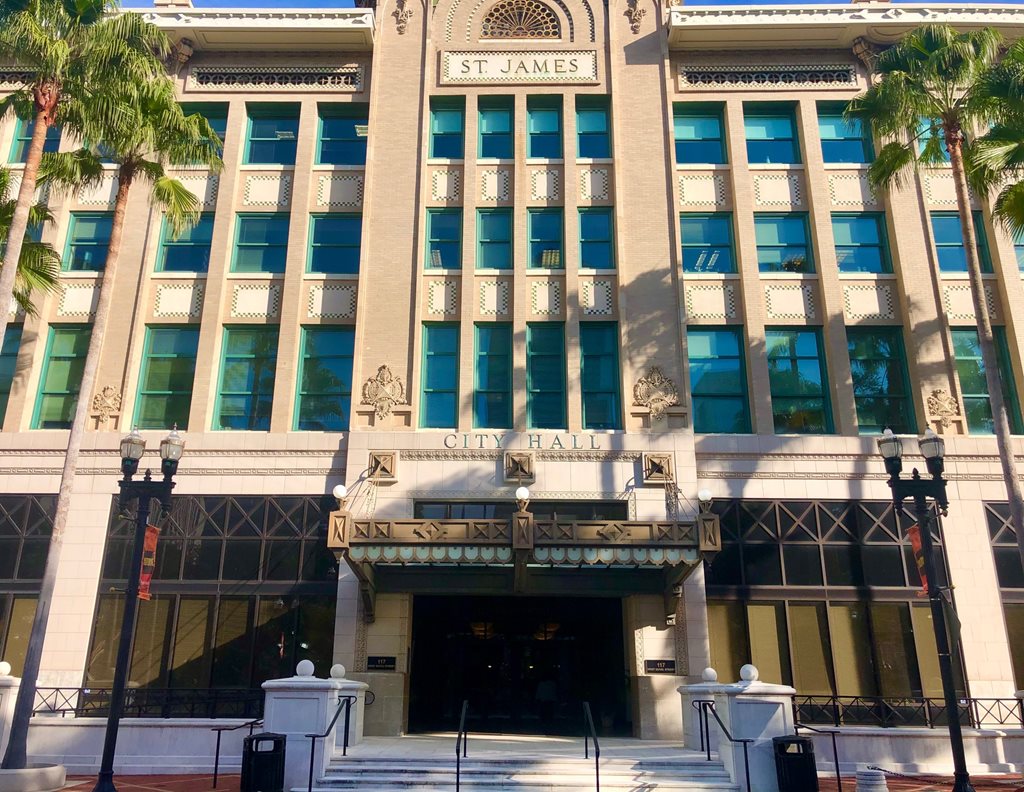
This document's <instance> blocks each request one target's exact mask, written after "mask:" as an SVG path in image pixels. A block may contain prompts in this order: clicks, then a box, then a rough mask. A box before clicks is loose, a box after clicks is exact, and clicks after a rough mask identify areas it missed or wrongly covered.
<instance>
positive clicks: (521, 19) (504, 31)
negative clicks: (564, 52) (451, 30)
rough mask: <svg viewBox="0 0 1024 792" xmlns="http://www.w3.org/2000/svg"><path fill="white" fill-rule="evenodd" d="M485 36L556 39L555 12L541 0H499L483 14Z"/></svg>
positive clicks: (558, 31)
mask: <svg viewBox="0 0 1024 792" xmlns="http://www.w3.org/2000/svg"><path fill="white" fill-rule="evenodd" d="M482 32H483V38H485V39H557V38H561V28H560V26H559V24H558V17H557V16H556V15H555V12H554V11H552V10H551V9H550V8H548V7H547V6H546V5H544V4H543V3H541V2H540V0H500V2H498V3H496V4H495V5H494V6H493V7H492V8H491V10H490V11H488V12H487V16H485V17H484V23H483V31H482Z"/></svg>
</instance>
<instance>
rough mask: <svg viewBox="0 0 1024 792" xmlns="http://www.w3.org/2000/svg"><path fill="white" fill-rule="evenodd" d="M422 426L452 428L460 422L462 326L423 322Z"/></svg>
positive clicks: (426, 427)
mask: <svg viewBox="0 0 1024 792" xmlns="http://www.w3.org/2000/svg"><path fill="white" fill-rule="evenodd" d="M420 379H421V380H422V382H423V388H422V394H421V398H420V426H421V427H423V428H425V429H452V428H454V427H455V426H457V425H458V423H459V410H458V407H459V326H458V325H457V324H451V323H449V324H425V325H423V368H422V371H421V372H420Z"/></svg>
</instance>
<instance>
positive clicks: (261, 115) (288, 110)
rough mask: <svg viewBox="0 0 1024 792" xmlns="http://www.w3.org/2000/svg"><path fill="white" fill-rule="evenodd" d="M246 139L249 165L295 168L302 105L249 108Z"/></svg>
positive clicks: (250, 106) (253, 106)
mask: <svg viewBox="0 0 1024 792" xmlns="http://www.w3.org/2000/svg"><path fill="white" fill-rule="evenodd" d="M246 108H247V110H248V112H249V131H248V134H247V135H246V144H245V162H246V164H247V165H294V164H295V148H296V146H297V145H298V140H299V105H297V104H290V103H284V102H279V103H275V104H250V105H247V106H246Z"/></svg>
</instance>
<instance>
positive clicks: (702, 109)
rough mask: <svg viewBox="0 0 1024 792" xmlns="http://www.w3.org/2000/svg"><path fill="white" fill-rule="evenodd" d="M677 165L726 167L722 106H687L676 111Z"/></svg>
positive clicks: (681, 106) (674, 114) (681, 105)
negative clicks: (719, 165) (720, 165)
mask: <svg viewBox="0 0 1024 792" xmlns="http://www.w3.org/2000/svg"><path fill="white" fill-rule="evenodd" d="M673 124H674V137H675V150H676V162H677V163H678V164H680V165H689V164H709V165H718V164H724V163H725V161H726V159H725V147H724V145H723V139H722V111H721V106H720V105H719V106H716V107H708V106H706V105H686V104H680V103H677V104H675V105H674V108H673Z"/></svg>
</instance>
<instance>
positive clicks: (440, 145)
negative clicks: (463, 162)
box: [430, 96, 466, 159]
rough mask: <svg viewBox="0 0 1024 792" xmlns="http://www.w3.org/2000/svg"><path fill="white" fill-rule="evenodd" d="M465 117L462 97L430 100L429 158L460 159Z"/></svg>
mask: <svg viewBox="0 0 1024 792" xmlns="http://www.w3.org/2000/svg"><path fill="white" fill-rule="evenodd" d="M465 116H466V100H465V98H464V97H461V96H458V97H443V96H432V97H431V98H430V156H431V157H434V158H438V159H462V157H463V128H464V123H465Z"/></svg>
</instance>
